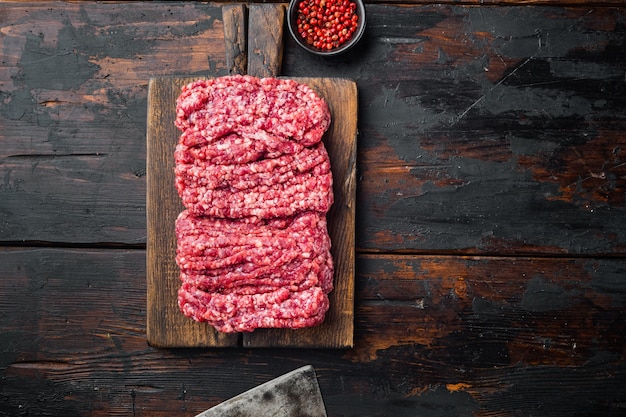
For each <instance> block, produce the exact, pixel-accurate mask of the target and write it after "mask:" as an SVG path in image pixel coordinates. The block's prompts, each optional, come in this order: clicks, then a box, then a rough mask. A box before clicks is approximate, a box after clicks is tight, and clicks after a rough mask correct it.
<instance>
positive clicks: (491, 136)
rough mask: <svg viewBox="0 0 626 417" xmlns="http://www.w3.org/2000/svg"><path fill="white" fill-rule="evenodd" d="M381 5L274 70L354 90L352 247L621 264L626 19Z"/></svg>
mask: <svg viewBox="0 0 626 417" xmlns="http://www.w3.org/2000/svg"><path fill="white" fill-rule="evenodd" d="M389 10H390V8H389V6H382V5H372V6H370V7H368V12H369V15H368V26H367V32H366V35H365V39H364V41H363V44H362V45H360V47H359V48H358V49H357V50H355V51H354V52H352V53H350V54H348V55H347V56H344V57H339V58H337V59H336V60H320V59H318V58H316V57H311V56H308V55H306V54H305V53H304V52H303V51H300V50H299V49H297V48H296V47H295V45H293V44H288V45H287V47H286V51H288V52H287V53H286V54H285V57H284V62H283V73H285V74H287V75H289V74H297V73H302V72H305V71H306V72H309V73H310V74H312V75H316V76H317V75H319V74H326V75H331V76H332V75H334V74H337V73H342V74H344V75H345V76H348V77H351V78H354V79H356V80H357V83H358V85H359V91H360V92H361V94H360V103H359V109H360V112H361V113H360V115H359V120H360V125H359V131H360V138H359V143H360V146H359V150H360V151H359V174H360V177H359V178H360V181H359V193H358V194H359V200H358V207H359V216H358V230H359V236H358V244H359V247H360V248H362V249H365V250H413V251H429V252H430V251H441V252H443V253H446V252H449V251H456V252H457V253H458V252H466V253H504V252H506V253H510V254H513V253H529V254H532V253H555V254H615V253H619V254H623V253H624V251H625V249H626V230H625V229H624V224H625V223H624V222H623V219H624V217H625V216H626V206H625V200H624V195H625V191H624V190H625V189H626V134H625V133H624V132H626V114H625V113H624V111H623V109H624V108H626V94H625V93H626V89H625V87H624V80H623V78H624V77H623V75H624V72H625V70H626V49H625V48H624V45H626V35H625V33H624V32H623V31H622V30H621V29H620V28H621V27H622V25H623V22H624V20H625V19H626V9H617V8H606V9H583V8H574V9H563V8H541V7H524V8H506V7H494V8H478V7H476V8H474V7H469V8H454V7H450V6H441V5H440V6H428V7H411V8H402V9H401V10H402V12H401V13H389ZM397 10H400V9H397Z"/></svg>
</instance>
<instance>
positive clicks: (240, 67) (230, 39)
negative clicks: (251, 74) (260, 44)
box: [222, 4, 248, 74]
mask: <svg viewBox="0 0 626 417" xmlns="http://www.w3.org/2000/svg"><path fill="white" fill-rule="evenodd" d="M222 20H223V21H224V42H225V43H226V62H227V64H228V73H229V74H246V73H247V71H248V9H247V7H246V5H244V4H229V5H225V6H223V7H222Z"/></svg>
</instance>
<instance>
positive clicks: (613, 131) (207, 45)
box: [0, 1, 626, 417]
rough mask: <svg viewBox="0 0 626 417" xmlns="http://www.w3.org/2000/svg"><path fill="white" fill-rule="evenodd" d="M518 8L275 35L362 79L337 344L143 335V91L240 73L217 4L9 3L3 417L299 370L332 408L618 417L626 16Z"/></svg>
mask: <svg viewBox="0 0 626 417" xmlns="http://www.w3.org/2000/svg"><path fill="white" fill-rule="evenodd" d="M507 3H508V4H512V3H511V2H501V5H499V6H495V5H494V2H488V4H491V5H490V6H479V5H476V6H458V5H454V4H447V5H437V4H432V5H412V6H405V5H394V4H388V3H369V4H368V6H367V11H368V27H367V31H366V34H365V37H364V39H363V40H362V43H361V45H360V46H359V48H358V49H356V50H354V51H353V52H351V53H350V54H349V55H344V56H341V57H337V58H335V59H321V58H317V57H312V56H308V55H306V54H305V53H304V52H303V51H301V50H299V49H297V47H296V45H295V44H294V43H293V42H292V41H290V40H287V41H286V43H285V48H284V55H283V64H282V70H281V71H282V74H283V75H287V76H293V77H295V76H306V77H347V78H351V79H354V80H356V82H357V86H358V90H359V112H360V113H359V126H358V127H359V133H360V134H359V138H358V141H359V143H358V149H359V151H358V159H357V168H358V176H357V196H358V199H357V219H356V220H357V234H356V241H357V257H356V272H357V278H356V286H355V291H356V305H355V323H354V324H355V338H354V347H353V348H352V349H337V350H318V349H305V350H299V349H246V348H243V349H230V348H220V349H158V348H153V347H150V346H149V345H148V344H147V342H146V330H145V329H146V230H147V228H146V209H145V196H146V175H145V173H146V149H145V146H146V142H145V140H146V139H145V136H146V117H147V91H148V88H147V87H148V80H149V79H150V78H151V77H157V76H170V75H175V76H176V75H182V74H185V75H224V74H227V73H228V72H229V69H228V67H227V65H226V61H225V53H224V39H223V25H222V15H221V4H215V3H209V4H206V3H200V2H198V3H187V2H185V3H173V2H171V3H160V2H154V3H153V2H129V3H95V2H84V3H81V2H71V3H57V2H41V3H28V2H14V3H0V57H1V59H0V95H1V98H2V99H1V100H0V126H1V129H0V170H1V172H0V173H1V175H2V177H1V178H2V179H1V180H0V245H1V246H0V277H1V280H0V300H1V301H0V322H1V323H2V326H1V327H0V373H1V378H0V415H3V416H4V415H6V416H17V415H37V416H46V415H49V416H58V415H64V416H87V415H88V416H127V415H135V416H193V415H195V413H197V412H200V411H202V410H204V409H206V408H208V407H211V406H212V405H215V404H217V403H219V402H220V401H223V400H225V399H227V398H229V397H232V396H234V395H236V394H238V393H240V392H242V391H244V390H246V389H248V388H251V387H253V386H255V385H258V384H260V383H262V382H265V381H267V380H268V379H271V378H273V377H275V376H278V375H280V374H283V373H285V372H288V371H290V370H292V369H295V368H297V367H299V366H301V365H304V364H311V365H313V366H314V367H315V369H316V371H317V373H318V376H319V381H320V387H321V391H322V394H323V396H324V400H325V403H326V406H327V409H328V414H329V416H400V417H402V416H416V415H419V416H426V417H428V416H471V415H473V416H507V417H508V416H510V417H518V416H535V415H541V416H574V415H576V416H582V415H584V416H621V415H624V414H625V409H626V393H625V392H624V389H623V387H624V385H625V384H626V357H625V356H626V349H625V347H626V340H625V338H626V336H625V335H626V222H624V218H625V215H626V208H625V198H626V197H625V184H626V163H625V159H626V154H625V152H626V143H625V142H626V139H625V137H626V134H625V133H624V132H626V113H625V111H624V109H626V94H625V93H626V91H625V90H626V81H625V78H624V77H625V73H626V32H625V31H624V27H625V21H626V9H625V8H622V7H614V6H616V5H619V3H615V2H602V4H604V6H601V5H600V3H587V4H589V5H591V4H593V7H591V6H589V7H588V6H586V5H585V4H583V3H580V2H573V1H572V2H569V3H567V4H572V3H577V4H578V5H577V6H575V7H560V6H559V5H558V3H556V2H551V3H550V4H551V5H552V6H551V7H545V6H531V7H528V6H524V7H514V6H509V5H506V4H507ZM611 3H612V4H613V6H611ZM459 4H460V2H459Z"/></svg>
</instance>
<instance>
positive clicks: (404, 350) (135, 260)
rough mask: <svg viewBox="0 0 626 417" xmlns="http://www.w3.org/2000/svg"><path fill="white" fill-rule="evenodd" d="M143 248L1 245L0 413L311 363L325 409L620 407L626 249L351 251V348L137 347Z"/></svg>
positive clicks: (69, 405) (92, 404) (124, 403)
mask: <svg viewBox="0 0 626 417" xmlns="http://www.w3.org/2000/svg"><path fill="white" fill-rule="evenodd" d="M145 257H146V253H145V251H140V250H130V251H129V250H110V249H104V250H103V249H98V250H82V249H81V250H77V249H50V248H18V249H11V248H1V249H0V276H2V277H3V279H2V280H0V300H2V301H1V302H0V306H1V308H2V311H4V312H10V313H11V314H5V315H4V316H3V317H2V337H1V338H0V346H1V347H2V349H1V350H0V360H1V363H0V365H1V369H2V376H3V379H2V385H0V398H1V399H2V402H0V414H2V415H19V414H20V412H21V413H23V414H25V413H30V414H36V415H44V416H48V415H51V416H53V415H73V416H80V415H96V416H105V415H108V416H127V415H128V412H129V410H133V409H134V410H135V415H138V416H149V415H157V416H181V417H182V416H189V415H195V414H196V413H198V412H200V411H203V410H204V409H207V408H209V407H211V406H213V405H216V404H217V403H219V402H221V401H223V400H225V399H227V398H230V397H232V396H234V395H236V394H238V393H240V392H242V391H244V390H246V389H248V388H252V387H254V386H256V385H258V384H260V383H262V382H265V381H266V380H269V379H271V378H272V377H275V376H278V375H281V374H282V373H284V372H287V371H289V370H292V369H295V368H297V367H298V366H301V365H305V364H312V365H313V366H314V367H315V368H316V371H317V374H318V378H319V383H320V388H321V391H322V395H323V397H324V401H325V404H326V407H327V410H328V414H329V416H355V417H356V416H379V415H385V416H401V417H408V416H415V415H416V414H418V415H420V416H426V417H434V416H440V415H478V416H486V415H496V416H519V415H530V414H533V413H535V412H536V411H537V410H541V414H542V415H547V416H564V415H576V414H581V413H582V414H584V415H590V416H607V415H609V416H610V415H620V411H621V408H620V407H621V404H622V402H623V399H624V393H623V389H622V387H623V386H624V383H626V365H625V363H624V355H625V353H624V350H623V346H624V343H625V340H624V338H625V335H626V328H625V327H624V326H625V323H624V308H625V306H626V282H625V281H624V279H623V274H624V271H625V270H626V261H625V260H624V259H600V260H598V259H579V258H563V259H556V260H555V259H550V258H548V259H546V258H533V257H529V258H517V257H516V258H487V257H462V258H461V257H457V256H450V257H446V256H443V257H433V256H417V257H415V256H389V255H359V256H357V260H356V262H357V268H356V269H357V271H358V272H357V274H358V275H357V280H356V294H357V297H358V300H359V303H358V305H357V315H356V321H355V345H354V347H353V348H352V349H348V350H326V349H324V350H320V349H303V350H300V349H157V348H154V347H150V346H148V345H147V344H146V340H145V328H144V318H145V313H146V312H145V310H144V307H145V302H146V286H145V281H144V280H143V279H142V276H143V275H144V274H145V273H146V270H145V263H144V260H145ZM94 265H97V266H98V267H97V268H95V267H94ZM67 294H71V295H72V296H71V297H68V296H67ZM25 305H28V306H29V308H24V306H25ZM377 323H385V326H380V325H377Z"/></svg>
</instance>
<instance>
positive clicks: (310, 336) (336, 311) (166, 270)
mask: <svg viewBox="0 0 626 417" xmlns="http://www.w3.org/2000/svg"><path fill="white" fill-rule="evenodd" d="M257 6H258V7H260V8H265V9H258V10H255V9H254V8H253V7H257ZM268 7H269V8H276V7H277V6H276V5H272V4H263V5H254V6H251V10H250V22H251V24H250V26H249V31H250V33H254V31H255V30H256V29H255V28H254V26H253V24H252V22H253V19H254V20H256V21H257V22H258V21H262V19H258V18H255V17H253V16H254V14H255V13H257V12H260V13H262V14H263V15H264V16H267V15H268V9H267V8H268ZM279 7H280V6H279ZM272 13H274V9H271V10H270V13H269V15H272ZM225 20H226V19H225ZM267 23H269V24H271V22H269V21H268V22H267ZM281 24H282V21H281ZM275 26H276V24H274V27H275ZM225 32H226V31H225ZM263 33H267V32H263ZM262 37H263V36H259V37H255V36H251V37H250V39H249V40H248V48H249V50H250V51H251V53H250V54H248V66H247V68H248V71H250V68H254V67H255V65H258V68H260V69H256V70H254V71H253V72H255V73H257V74H259V75H260V76H263V75H271V74H272V73H273V72H276V71H277V68H278V67H276V66H274V67H273V69H272V67H270V68H269V69H268V67H267V63H268V61H267V60H266V59H264V58H263V54H262V53H261V54H259V51H262V50H263V49H264V47H263V46H262V45H261V46H259V42H260V41H259V39H260V38H262ZM273 37H274V39H275V35H273ZM271 38H272V36H269V39H271ZM251 46H252V47H251ZM266 46H268V47H269V48H270V49H271V50H273V52H271V53H272V54H274V56H275V54H276V52H277V49H276V45H275V44H271V45H266ZM278 50H280V51H281V48H280V47H279V48H278ZM281 54H282V52H280V54H279V56H280V55H281ZM255 62H257V63H256V64H255ZM263 71H268V72H267V73H264V72H263ZM198 78H200V77H161V78H153V79H151V80H150V82H149V91H148V119H147V200H146V209H147V232H148V235H147V337H148V342H149V343H150V344H151V345H153V346H157V347H168V348H169V347H307V348H347V347H351V346H352V344H353V326H354V324H353V323H354V257H355V190H356V137H357V88H356V84H355V83H354V82H353V81H351V80H347V79H341V78H294V80H296V81H298V82H301V83H304V84H307V85H309V86H310V87H311V88H313V89H314V90H315V91H317V93H318V94H320V96H322V97H323V98H324V99H325V100H326V101H327V103H328V105H329V107H330V112H331V115H332V123H331V126H330V128H329V130H328V131H327V132H326V134H325V136H324V138H323V141H324V143H325V145H326V148H327V150H328V154H329V156H330V160H331V166H332V172H333V182H334V187H333V191H334V193H335V203H334V204H333V207H332V208H331V210H330V212H329V213H328V228H329V233H330V237H331V241H332V249H331V252H332V255H333V258H334V262H335V276H334V283H335V289H334V290H333V292H331V293H330V310H329V311H328V313H327V315H326V319H325V321H324V323H322V324H321V325H319V326H316V327H311V328H306V329H299V330H287V329H258V330H256V331H254V332H251V333H240V334H224V333H219V332H217V331H215V330H214V329H213V328H212V327H211V326H210V325H208V324H206V323H198V322H195V321H193V320H191V319H189V318H187V317H185V316H184V315H183V314H182V313H181V312H180V311H179V309H178V304H177V291H178V287H179V285H180V280H179V270H178V267H177V265H176V263H175V254H176V236H175V232H174V223H175V220H176V217H177V216H178V214H179V213H180V212H181V211H182V210H183V206H182V204H181V202H180V199H179V196H178V194H177V192H176V189H175V187H174V148H175V146H176V143H177V141H178V137H179V135H180V131H178V129H177V128H176V127H175V126H174V120H175V117H176V114H175V106H176V104H175V102H176V98H177V97H178V95H179V94H180V91H181V87H182V86H183V85H184V84H186V83H188V82H191V81H193V80H195V79H198Z"/></svg>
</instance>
